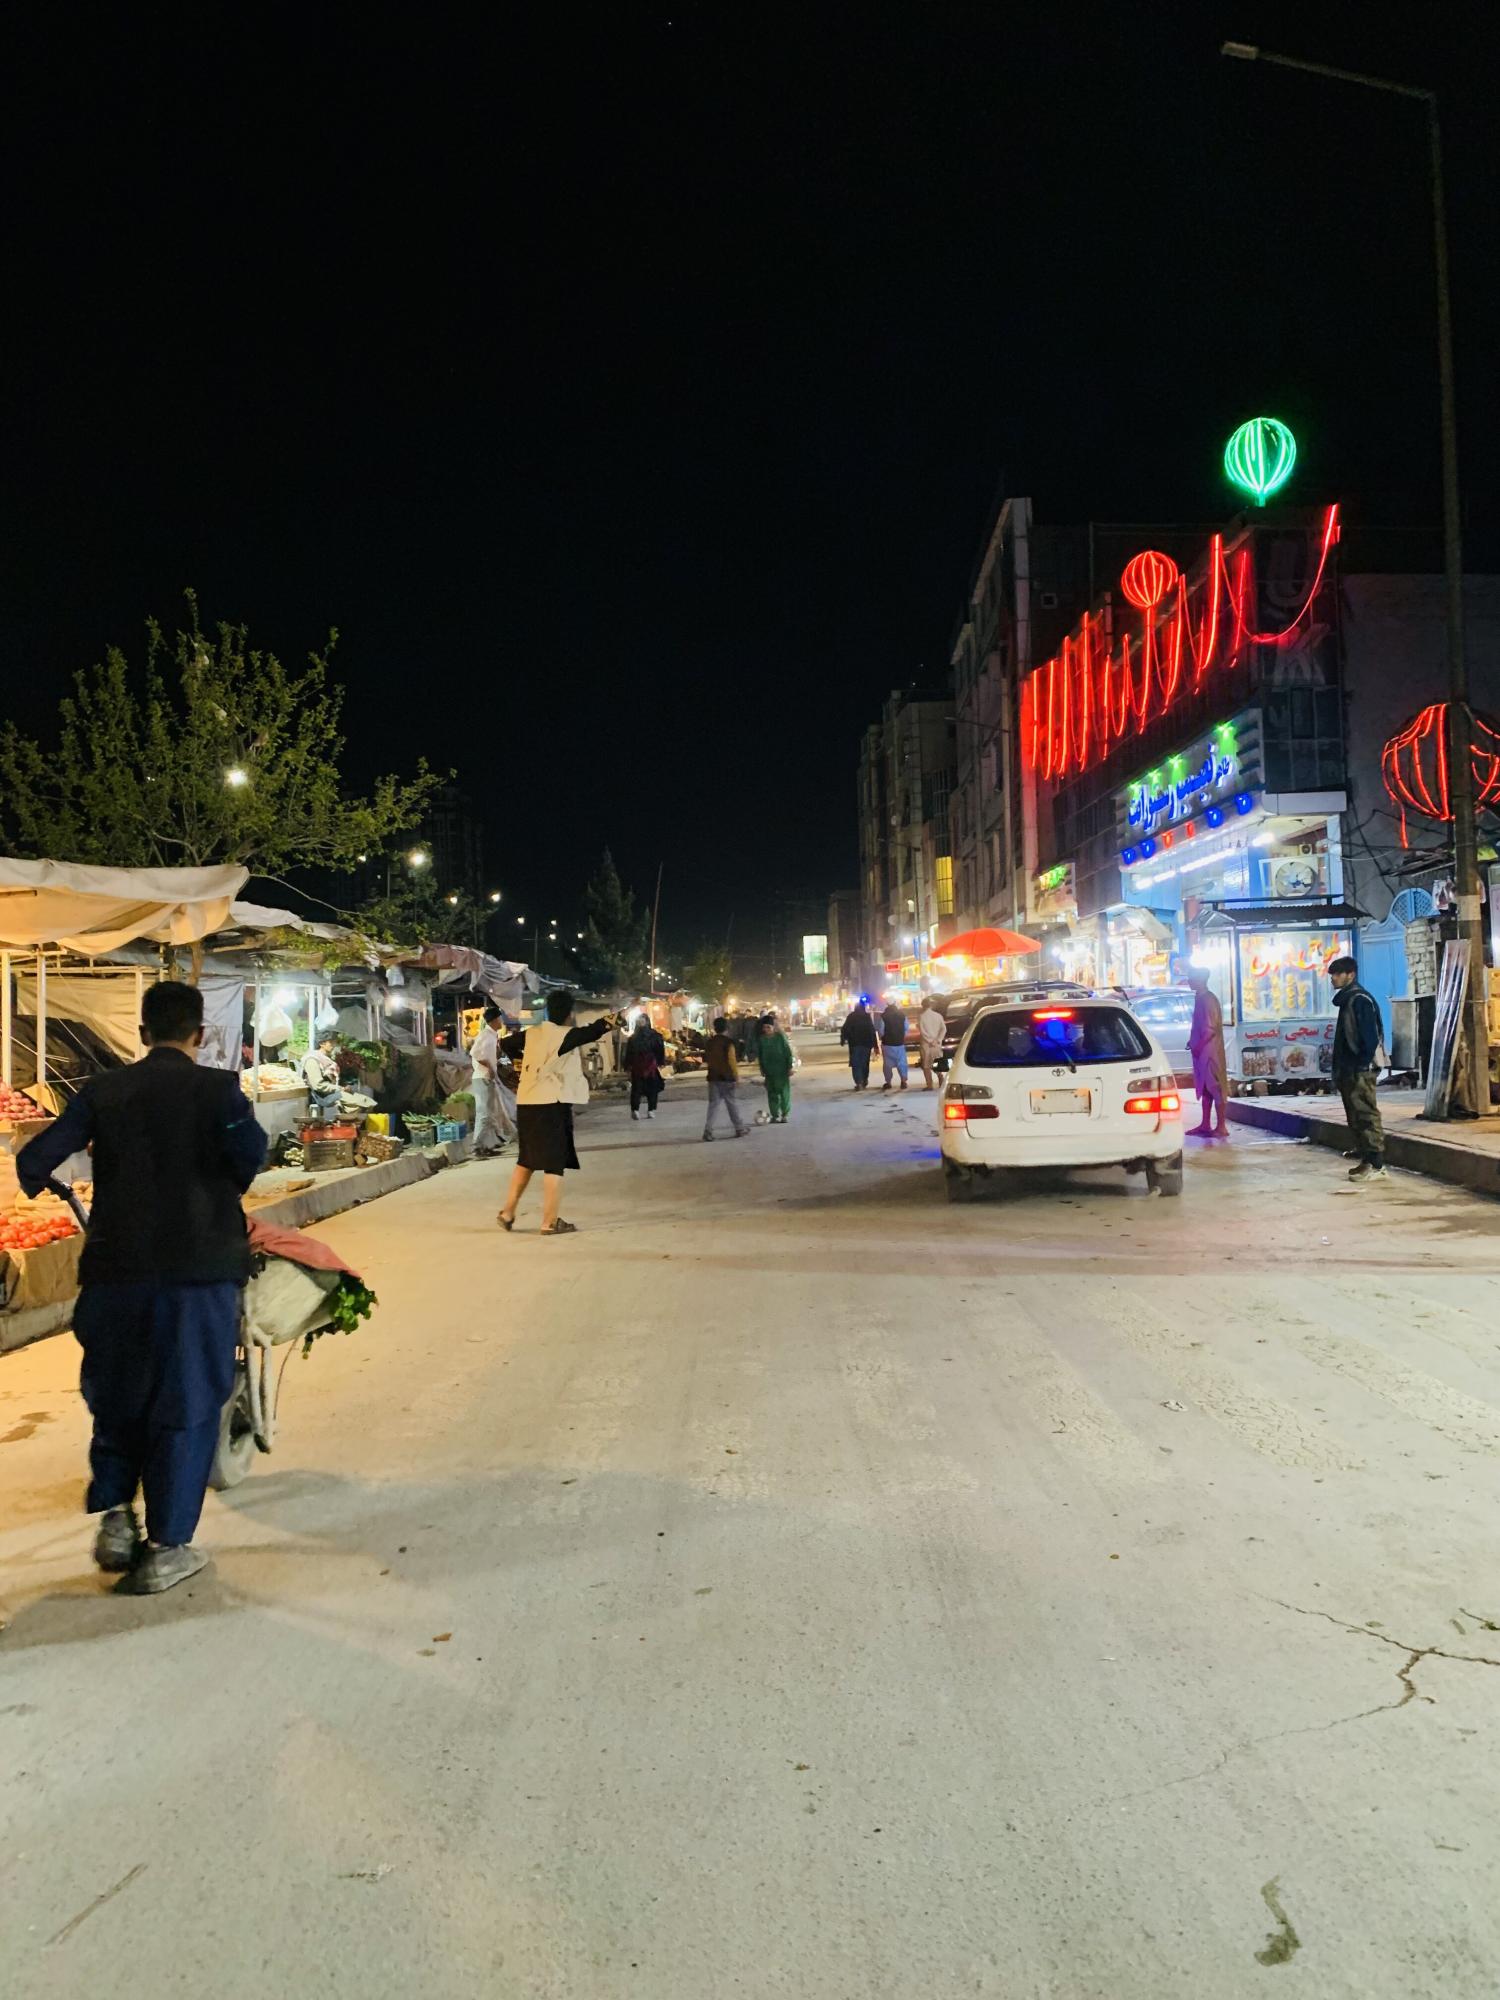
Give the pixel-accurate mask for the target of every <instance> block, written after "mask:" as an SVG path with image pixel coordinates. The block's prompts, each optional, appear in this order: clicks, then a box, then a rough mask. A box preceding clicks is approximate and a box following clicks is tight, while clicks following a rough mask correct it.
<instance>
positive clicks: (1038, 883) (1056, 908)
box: [1029, 861, 1078, 920]
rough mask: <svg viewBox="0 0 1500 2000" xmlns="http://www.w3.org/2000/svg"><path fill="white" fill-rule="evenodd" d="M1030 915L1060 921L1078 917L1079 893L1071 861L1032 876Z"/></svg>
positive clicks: (1060, 863) (1062, 862)
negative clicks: (1075, 884)
mask: <svg viewBox="0 0 1500 2000" xmlns="http://www.w3.org/2000/svg"><path fill="white" fill-rule="evenodd" d="M1029 914H1030V915H1031V916H1033V917H1039V918H1046V917H1052V918H1056V919H1059V920H1061V919H1064V918H1073V917H1076V916H1077V915H1078V892H1077V889H1076V888H1075V886H1074V877H1073V864H1072V862H1071V861H1059V862H1058V864H1057V866H1056V867H1055V868H1044V869H1042V871H1041V872H1040V874H1037V875H1033V876H1032V878H1031V908H1030V911H1029Z"/></svg>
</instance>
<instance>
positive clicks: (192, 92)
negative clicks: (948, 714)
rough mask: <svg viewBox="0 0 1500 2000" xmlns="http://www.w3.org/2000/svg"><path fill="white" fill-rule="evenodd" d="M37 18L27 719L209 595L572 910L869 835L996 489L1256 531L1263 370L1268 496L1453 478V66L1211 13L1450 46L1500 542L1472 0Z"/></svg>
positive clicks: (1479, 468) (1484, 525) (1406, 486)
mask: <svg viewBox="0 0 1500 2000" xmlns="http://www.w3.org/2000/svg"><path fill="white" fill-rule="evenodd" d="M30 11H31V14H32V16H33V18H31V19H30V20H26V21H19V22H18V21H17V20H16V19H15V18H14V17H13V20H12V25H11V28H10V30H9V35H8V41H7V43H6V46H5V50H4V60H5V68H6V72H7V77H8V83H7V100H8V101H7V106H6V121H5V122H6V135H5V144H6V148H7V151H8V154H9V170H8V173H7V182H6V184H7V197H6V208H7V234H8V236H9V239H10V241H9V249H8V254H7V258H6V267H7V268H6V294H7V304H6V306H5V308H4V317H3V321H0V325H3V338H4V365H3V382H0V396H3V402H4V436H3V444H4V479H3V507H4V516H3V521H0V562H3V565H4V573H3V602H0V671H3V675H4V689H5V701H6V706H7V708H8V709H10V710H11V712H14V713H18V714H20V715H21V716H22V717H23V718H24V719H25V720H26V721H27V722H28V723H31V724H39V723H41V722H42V721H43V720H44V719H45V716H46V714H47V713H48V711H49V709H50V705H51V703H52V701H53V700H54V699H55V695H56V693H57V692H58V690H59V689H60V687H61V684H62V682H63V679H64V677H65V675H66V674H67V673H68V672H70V671H71V670H72V669H73V668H74V667H76V666H79V665H82V664H85V663H87V662H89V661H91V660H93V659H94V658H96V657H97V656H98V655H99V654H100V652H101V651H102V649H103V647H104V645H105V644H106V643H107V642H110V641H117V642H120V643H123V644H126V645H127V647H134V646H137V645H138V639H139V634H140V629H141V624H142V621H143V619H144V617H145V616H146V614H147V613H148V612H153V611H154V612H155V613H157V614H158V615H159V616H161V617H163V618H164V619H165V618H170V617H172V616H173V615H174V614H175V611H176V607H177V604H178V602H179V593H180V591H181V589H182V587H183V586H184V585H187V584H192V585H194V586H195V587H196V588H197V590H198V591H199V593H200V596H201V598H202V600H203V603H204V607H205V611H206V613H207V614H208V615H209V616H210V617H212V618H218V617H221V616H223V617H230V618H233V619H245V620H247V621H248V622H249V623H250V625H251V628H252V633H253V634H254V636H255V637H256V638H257V639H258V640H259V641H260V642H261V643H263V644H266V645H269V646H272V647H274V648H275V650H277V651H279V652H281V653H282V654H283V655H295V654H297V653H299V652H300V651H302V650H304V649H305V648H306V647H307V646H308V645H310V644H313V643H315V642H316V641H317V640H318V639H319V637H320V636H321V634H322V632H323V631H324V630H326V628H327V626H328V625H330V624H336V625H338V626H339V628H340V630H341V633H342V642H341V647H340V654H339V659H340V663H341V672H342V676H343V677H344V678H345V679H346V680H347V682H348V684H349V688H350V713H349V722H350V736H351V750H352V759H351V761H352V763H353V765H354V767H355V774H356V775H359V774H360V772H361V770H363V769H368V768H370V767H372V766H373V765H374V763H375V762H376V761H377V760H393V759H394V760H401V759H409V758H411V757H414V756H415V755H416V754H417V753H418V752H421V751H425V752H426V753H427V755H428V756H429V757H430V758H431V759H432V760H433V761H434V762H436V763H440V764H443V765H447V764H450V763H452V764H456V765H457V766H459V769H460V775H461V778H462V780H463V782H464V783H465V784H466V786H467V787H468V788H469V790H470V791H471V792H472V793H473V795H474V796H475V798H476V800H478V801H479V802H480V803H481V804H482V806H483V810H484V814H485V818H486V822H487V826H488V842H489V848H490V853H491V872H492V875H493V878H494V881H495V883H496V884H497V885H499V886H501V887H503V888H504V890H505V891H506V895H507V900H508V902H509V903H510V905H511V907H512V908H513V909H516V910H520V909H523V908H525V909H527V910H528V911H529V910H530V909H531V908H532V906H533V905H535V904H537V903H539V902H543V901H544V902H545V903H546V904H547V906H548V907H547V910H546V912H545V914H547V915H548V916H551V915H554V914H555V915H556V916H558V917H559V918H560V919H561V920H562V922H563V924H564V927H565V928H566V927H568V926H569V925H570V922H571V918H572V916H573V914H574V913H575V912H576V910H577V907H578V891H579V889H580V887H581V885H582V882H583V879H584V878H585V876H586V874H587V873H588V870H589V868H590V867H591V865H592V863H593V861H594V859H595V858H596V856H597V854H598V852H599V850H600V849H601V848H602V847H603V846H604V845H605V844H606V843H608V844H609V845H611V846H612V847H613V849H614V851H615V853H616V856H617V858H618V859H619V861H620V863H621V866H622V868H623V870H624V872H625V874H626V876H627V878H628V879H630V880H632V881H633V882H634V884H635V886H636V887H637V889H638V890H639V891H641V892H643V893H646V892H649V888H650V884H651V881H652V878H653V877H654V873H655V867H656V863H657V860H658V859H659V858H661V857H663V856H664V857H665V859H666V864H667V872H666V890H665V901H664V923H665V926H666V932H667V936H668V938H669V940H670V941H671V942H672V943H673V944H674V945H675V946H676V947H678V948H681V947H685V946H687V945H689V944H691V943H692V942H694V941H695V940H696V938H697V937H698V936H699V935H706V934H708V933H709V932H711V931H712V932H715V933H719V934H722V931H723V929H724V926H725V924H726V922H727V921H728V919H729V917H730V915H731V913H733V916H734V924H735V936H736V939H737V940H738V941H741V942H743V943H746V944H752V945H753V943H754V941H755V940H756V938H757V937H758V936H761V935H763V934H764V931H765V928H766V919H767V914H768V911H769V908H770V904H771V899H772V898H773V897H774V896H775V895H777V894H782V895H803V894H812V895H818V896H822V895H826V893H827V892H828V890H830V889H832V888H835V887H838V886H840V885H841V884H844V883H849V884H852V883H853V881H854V879H855V814H854V766H855V756H856V747H857V742H858V738H859V734H860V732H861V731H862V729H863V728H864V726H865V725H866V723H867V722H868V721H870V720H871V719H872V718H873V716H874V713H875V711H876V708H877V705H878V703H879V701H880V700H881V699H882V697H883V696H884V695H885V694H886V693H887V692H888V691H889V690H890V689H891V688H893V687H896V686H899V685H903V684H905V683H908V682H910V681H911V680H912V679H913V678H914V677H915V676H916V675H917V674H918V673H919V672H920V671H921V670H922V669H923V667H924V666H925V667H926V669H927V670H928V671H929V673H930V672H931V671H933V670H937V669H941V667H942V666H943V665H944V664H945V663H946V660H947V656H948V651H949V646H950V643H951V637H952V632H953V627H954V623H955V618H956V614H957V612H958V609H959V606H960V603H961V600H962V594H963V591H964V588H965V585H966V583H967V580H968V576H969V573H970V570H971V567H972V565H973V562H974V559H975V556H976V553H977V548H978V543H979V540H980V537H981V534H982V532H983V530H984V528H985V525H986V518H987V513H988V510H989V508H990V507H991V505H992V503H993V500H994V498H995V496H996V494H997V492H998V491H999V490H1000V489H1001V484H1002V481H1003V482H1004V484H1005V487H1006V489H1007V490H1009V491H1011V492H1016V493H1019V492H1030V493H1031V494H1032V495H1033V496H1034V498H1035V501H1036V505H1037V509H1038V514H1039V518H1041V519H1043V520H1050V521H1082V520H1084V519H1087V518H1090V517H1093V518H1095V519H1097V520H1100V521H1111V520H1113V521H1120V520H1130V521H1150V520H1176V521H1207V520H1217V519H1219V518H1220V517H1221V516H1223V515H1225V514H1227V513H1228V512H1230V511H1232V509H1231V507H1230V505H1229V503H1228V499H1227V496H1226V493H1225V489H1224V487H1223V485H1222V483H1221V480H1220V477H1219V474H1218V458H1219V453H1220V450H1221V448H1222V441H1223V438H1224V437H1225V435H1226V434H1227V432H1228V431H1229V430H1230V429H1231V428H1232V427H1233V425H1234V424H1235V423H1236V422H1238V421H1239V420H1240V419H1241V418H1242V417H1244V416H1247V415H1250V414H1253V413H1254V412H1255V411H1257V410H1260V409H1267V410H1270V411H1272V412H1274V413H1276V414H1279V415H1282V416H1285V417H1287V418H1288V419H1289V420H1290V421H1291V422H1292V424H1293V425H1294V427H1295V429H1296V431H1297V433H1298V437H1299V441H1300V445H1301V450H1302V458H1301V461H1300V464H1299V474H1298V490H1297V492H1296V494H1295V495H1294V496H1289V497H1298V498H1302V499H1306V500H1308V501H1313V500H1322V499H1324V498H1334V497H1337V498H1341V499H1342V500H1343V501H1344V503H1345V506H1346V508H1347V509H1348V512H1349V516H1350V518H1351V521H1366V522H1379V523H1396V524H1423V525H1425V524H1428V523H1431V522H1432V521H1434V520H1435V519H1436V515H1437V506H1438V495H1437V460H1436V390H1435V374H1434V359H1433V357H1434V338H1435V336H1434V332H1433V319H1432V290H1431V264H1430V250H1429V236H1428V219H1427V218H1428V210H1427V206H1426V202H1427V189H1426V178H1425V171H1426V155H1425V146H1424V134H1423V128H1422V123H1421V114H1420V111H1419V110H1418V109H1417V108H1416V107H1415V106H1409V105H1405V104H1403V103H1401V102H1400V101H1399V100H1393V99H1389V98H1384V97H1377V96H1373V95H1369V94H1366V93H1363V92H1359V91H1355V90H1351V89H1348V88H1340V87H1337V86H1334V85H1332V84H1320V83H1316V82H1314V81H1312V80H1310V79H1303V78H1299V77H1295V76H1292V75H1289V74H1287V73H1285V72H1281V71H1276V70H1273V69H1269V68H1267V67H1266V66H1264V65H1258V66H1253V67H1252V66H1249V65H1246V64H1241V63H1233V62H1227V61H1224V60H1222V59H1221V58H1220V57H1219V55H1218V46H1219V43H1220V41H1221V40H1222V39H1223V38H1224V37H1225V36H1232V37H1235V38H1237V39H1241V40H1249V41H1259V42H1262V43H1263V44H1264V45H1265V46H1267V47H1268V48H1272V47H1274V48H1280V49H1282V50H1283V51H1285V52H1286V53H1289V54H1297V55H1303V56H1308V57H1312V58H1315V59H1321V60H1325V61H1334V62H1340V63H1343V64H1345V65H1348V66H1351V67H1355V68H1366V69H1371V70H1375V71H1379V72H1383V73H1386V74H1389V75H1392V76H1396V77H1400V78H1403V79H1405V80H1408V81H1412V82H1417V83H1435V84H1436V85H1437V86H1438V87H1439V88H1441V89H1442V90H1443V91H1444V92H1445V116H1446V126H1447V132H1446V136H1447V140H1448V165H1449V177H1450V195H1451V225H1452V231H1453V253H1454V284H1455V291H1456V297H1457V302H1458V341H1459V348H1458V373H1459V394H1460V424H1461V436H1460V450H1461V459H1462V464H1463V467H1464V471H1465V487H1466V505H1467V507H1468V509H1469V512H1470V517H1471V518H1470V533H1471V566H1475V567H1477V566H1479V565H1480V564H1481V563H1487V564H1494V563H1495V562H1496V560H1497V552H1496V548H1495V531H1496V527H1497V520H1496V512H1495V509H1496V502H1495V497H1494V479H1493V472H1494V466H1495V463H1496V456H1497V447H1500V410H1497V392H1496V387H1495V368H1494V358H1493V351H1492V347H1493V339H1492V325H1491V308H1492V305H1493V301H1494V293H1495V289H1496V287H1495V268H1494V256H1495V246H1496V243H1497V240H1500V236H1497V232H1496V229H1495V226H1494V218H1495V215H1496V213H1497V210H1500V173H1497V163H1496V154H1495V150H1494V143H1493V133H1494V119H1493V107H1492V100H1491V90H1492V78H1493V76H1494V74H1495V71H1496V67H1497V57H1500V46H1497V38H1496V34H1495V30H1494V27H1493V25H1491V27H1490V28H1489V29H1487V30H1480V31H1476V28H1475V25H1474V24H1475V23H1477V21H1478V20H1479V18H1480V13H1479V10H1477V9H1464V10H1459V9H1453V10H1439V9H1426V10H1413V9H1403V10H1401V15H1400V17H1398V16H1397V14H1396V12H1395V11H1394V10H1382V9H1379V8H1376V7H1368V8H1367V7H1360V8H1347V7H1346V8H1340V9H1337V10H1335V9H1327V8H1325V9H1310V8H1307V7H1305V6H1302V7H1297V8H1290V7H1287V8H1281V7H1266V6H1256V5H1251V4H1248V0H1247V3H1246V4H1240V5H1225V6H1221V5H1217V4H1204V5H1187V6H1170V5H1155V6H1152V7H1149V8H1133V9H1128V10H1126V9H1120V10H1115V12H1114V13H1113V15H1112V16H1111V20H1112V22H1113V25H1108V26H1100V25H1096V23H1097V21H1098V16H1099V10H1097V9H1093V8H1084V7H1082V6H1078V7H1062V8H1052V9H1049V10H1046V12H1047V16H1048V18H1047V21H1046V23H1045V24H1041V25H1038V24H1036V23H1034V22H1032V21H1030V20H1028V19H1027V18H1026V15H1027V12H1028V10H1022V9H1018V8H1015V7H1012V6H1005V5H1002V4H999V0H996V4H992V5H984V6H967V5H958V4H950V5H943V6H926V7H923V6H914V5H903V6H899V7H897V6H880V5H875V6H862V7H855V6H849V5H845V6H837V7H835V6H824V7H818V6H813V7H806V6H802V7H797V8H777V7H769V8H759V9H730V8H721V7H685V8H681V9H662V8H653V7H647V6H638V7H630V8H622V9H614V10H608V12H607V13H606V12H605V11H604V10H599V11H597V12H596V11H593V10H577V11H574V10H568V9H564V8H541V9H527V10H520V9H506V10H495V14H494V16H493V18H492V19H491V20H490V21H489V22H488V23H487V24H485V25H482V26H479V27H476V26H474V25H473V23H472V21H471V19H470V18H469V16H470V13H471V11H472V10H459V9H456V8H444V7H430V8H426V9H420V10H409V9H406V10H395V9H369V10H367V9H356V8H353V7H347V8H340V7H333V6H330V7H320V8H309V7H306V6H297V7H288V6H263V7H260V8H256V9H253V10H241V11H240V12H239V13H237V14H235V15H234V16H232V17H231V15H230V14H228V13H227V12H225V11H222V10H215V9H194V8H190V7H187V6H185V5H177V4H167V5H163V6H161V7H157V8H154V9H143V8H134V9H104V8H90V7H86V6H85V7H78V8H67V9H63V8H51V9H34V10H30ZM1461 17H1462V18H1463V21H1464V26H1463V31H1462V32H1460V30H1459V22H1460V18H1461ZM1398 18H1399V19H1401V20H1404V21H1405V23H1406V25H1404V26H1400V25H1394V24H1396V23H1397V22H1398ZM1490 19H1491V22H1492V24H1493V20H1494V16H1493V14H1491V16H1490ZM1388 20H1389V21H1390V22H1391V23H1392V24H1393V25H1392V26H1391V27H1390V28H1389V30H1388V29H1387V27H1386V25H1385V24H1386V22H1387V21H1388ZM1418 20H1419V21H1421V23H1422V26H1421V27H1420V29H1418V28H1417V27H1414V26H1412V25H1410V24H1411V23H1412V22H1413V21H1418ZM1445 21H1446V23H1447V24H1448V25H1444V24H1445ZM1481 37H1482V39H1481Z"/></svg>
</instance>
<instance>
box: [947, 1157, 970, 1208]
mask: <svg viewBox="0 0 1500 2000" xmlns="http://www.w3.org/2000/svg"><path fill="white" fill-rule="evenodd" d="M943 1186H944V1189H945V1190H946V1192H947V1196H948V1199H949V1201H967V1200H968V1199H969V1196H970V1195H971V1194H972V1193H973V1192H974V1181H973V1177H972V1176H971V1175H970V1173H969V1171H968V1169H967V1168H966V1167H956V1166H955V1165H954V1164H953V1162H952V1160H944V1162H943Z"/></svg>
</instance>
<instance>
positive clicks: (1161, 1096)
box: [1125, 1076, 1182, 1118]
mask: <svg viewBox="0 0 1500 2000" xmlns="http://www.w3.org/2000/svg"><path fill="white" fill-rule="evenodd" d="M1125 1109H1126V1110H1127V1111H1133V1112H1135V1113H1136V1114H1137V1115H1139V1116H1141V1117H1147V1118H1180V1117H1181V1116H1182V1099H1181V1097H1180V1096H1179V1095H1178V1092H1177V1079H1176V1077H1175V1076H1148V1077H1146V1078H1145V1079H1144V1080H1143V1081H1142V1082H1141V1083H1139V1084H1138V1085H1137V1086H1136V1088H1135V1090H1133V1091H1132V1092H1131V1094H1130V1096H1129V1097H1127V1098H1126V1100H1125Z"/></svg>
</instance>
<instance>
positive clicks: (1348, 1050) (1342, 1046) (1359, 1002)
mask: <svg viewBox="0 0 1500 2000" xmlns="http://www.w3.org/2000/svg"><path fill="white" fill-rule="evenodd" d="M1333 1004H1334V1006H1335V1007H1337V1009H1338V1010H1339V1022H1338V1026H1337V1027H1336V1028H1335V1029H1334V1031H1333V1073H1334V1075H1335V1076H1357V1075H1358V1074H1359V1072H1360V1071H1361V1070H1366V1069H1373V1068H1374V1067H1375V1053H1376V1050H1377V1049H1378V1048H1379V1047H1380V1044H1381V1043H1382V1041H1384V1039H1385V1031H1384V1028H1383V1026H1382V1024H1381V1019H1380V1006H1379V1003H1378V1001H1377V1000H1376V998H1375V996H1374V994H1373V993H1367V992H1366V991H1365V989H1364V988H1363V986H1361V985H1360V984H1359V982H1358V981H1357V980H1356V981H1355V983H1354V985H1352V986H1345V987H1343V988H1341V989H1340V991H1339V992H1337V993H1335V994H1334V996H1333Z"/></svg>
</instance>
